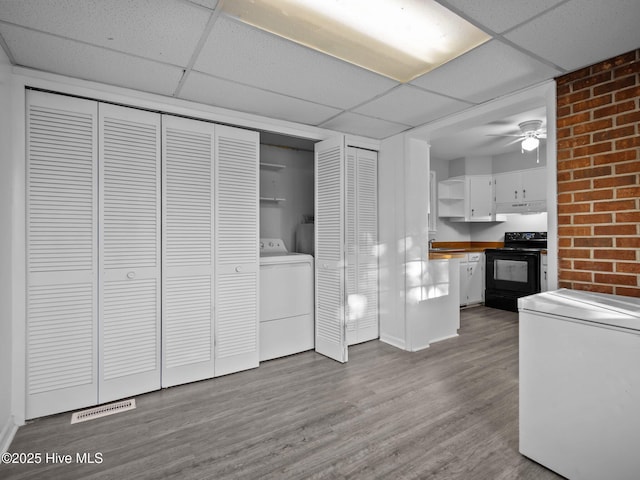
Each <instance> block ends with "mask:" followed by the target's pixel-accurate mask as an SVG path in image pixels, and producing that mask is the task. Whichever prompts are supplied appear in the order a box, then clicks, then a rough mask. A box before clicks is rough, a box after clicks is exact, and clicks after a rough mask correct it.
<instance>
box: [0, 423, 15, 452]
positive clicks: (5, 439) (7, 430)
mask: <svg viewBox="0 0 640 480" xmlns="http://www.w3.org/2000/svg"><path fill="white" fill-rule="evenodd" d="M17 431H18V425H16V422H14V421H13V416H10V417H9V418H8V419H7V423H6V424H5V425H3V426H2V431H0V454H1V453H5V452H8V451H9V447H10V446H11V442H12V441H13V437H15V435H16V432H17Z"/></svg>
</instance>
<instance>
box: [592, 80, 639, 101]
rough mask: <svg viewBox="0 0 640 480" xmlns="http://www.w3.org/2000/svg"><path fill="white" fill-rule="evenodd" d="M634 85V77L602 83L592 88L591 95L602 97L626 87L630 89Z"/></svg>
mask: <svg viewBox="0 0 640 480" xmlns="http://www.w3.org/2000/svg"><path fill="white" fill-rule="evenodd" d="M635 83H636V79H635V78H634V77H623V78H619V79H617V80H614V81H612V82H609V83H603V84H602V85H597V86H595V87H593V95H594V96H596V97H597V96H598V95H604V94H605V93H609V92H616V91H618V90H622V89H624V88H627V87H632V86H634V85H635Z"/></svg>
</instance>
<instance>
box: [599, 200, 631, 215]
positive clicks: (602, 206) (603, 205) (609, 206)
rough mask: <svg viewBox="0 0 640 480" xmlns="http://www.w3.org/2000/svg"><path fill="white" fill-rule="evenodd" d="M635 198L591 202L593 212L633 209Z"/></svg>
mask: <svg viewBox="0 0 640 480" xmlns="http://www.w3.org/2000/svg"><path fill="white" fill-rule="evenodd" d="M635 208H636V202H635V200H616V201H613V202H598V203H594V204H593V211H594V212H614V211H616V210H634V209H635Z"/></svg>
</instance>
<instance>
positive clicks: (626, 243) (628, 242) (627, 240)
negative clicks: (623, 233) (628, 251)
mask: <svg viewBox="0 0 640 480" xmlns="http://www.w3.org/2000/svg"><path fill="white" fill-rule="evenodd" d="M616 247H618V248H640V238H638V237H636V238H633V237H620V238H616Z"/></svg>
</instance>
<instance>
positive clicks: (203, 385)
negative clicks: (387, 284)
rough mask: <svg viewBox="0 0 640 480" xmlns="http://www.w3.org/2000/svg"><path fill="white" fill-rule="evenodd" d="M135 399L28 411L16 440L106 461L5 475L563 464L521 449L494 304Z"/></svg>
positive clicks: (230, 474)
mask: <svg viewBox="0 0 640 480" xmlns="http://www.w3.org/2000/svg"><path fill="white" fill-rule="evenodd" d="M136 402H137V409H136V410H133V411H128V412H123V413H120V414H117V415H112V416H110V417H105V418H100V419H96V420H92V421H88V422H84V423H80V424H75V425H70V424H69V421H70V416H71V415H70V414H60V415H55V416H51V417H47V418H43V419H39V420H36V421H33V422H30V423H29V424H28V425H26V426H24V427H22V428H20V429H19V431H18V433H17V435H16V438H15V440H14V442H13V444H12V446H11V451H12V452H42V453H43V455H44V452H57V453H60V454H71V455H73V456H74V460H75V455H76V453H78V452H80V453H82V452H89V453H92V454H95V453H96V452H100V453H101V454H102V455H103V458H104V460H103V462H102V464H99V465H95V464H94V465H86V464H85V465H79V464H76V463H73V464H71V465H60V464H44V461H43V463H42V464H40V465H28V466H25V465H10V466H8V465H0V478H2V479H7V480H8V479H62V480H66V479H106V478H110V479H111V478H113V479H159V478H175V479H185V480H188V479H227V478H229V479H235V478H237V479H306V478H326V479H343V478H344V479H346V478H353V479H375V478H380V479H404V478H407V479H408V478H420V479H427V478H429V479H472V480H482V479H487V480H497V479H505V480H506V479H509V480H511V479H557V478H561V477H559V476H557V475H555V474H554V473H552V472H550V471H549V470H546V469H545V468H544V467H542V466H540V465H538V464H536V463H534V462H532V461H530V460H528V459H527V458H525V457H523V456H521V455H520V454H519V453H518V323H517V314H516V313H512V312H504V311H500V310H493V309H490V308H486V307H475V308H470V309H466V310H463V311H462V315H461V329H460V336H459V337H457V338H454V339H450V340H445V341H442V342H439V343H436V344H433V345H432V346H431V347H430V348H428V349H426V350H424V351H421V352H417V353H408V352H404V351H401V350H398V349H396V348H394V347H391V346H389V345H386V344H384V343H381V342H378V341H373V342H368V343H365V344H361V345H356V346H353V347H350V348H349V363H348V364H346V365H340V364H338V363H336V362H333V361H332V360H328V359H326V358H324V357H322V356H320V355H318V354H316V353H314V352H306V353H302V354H298V355H294V356H291V357H286V358H282V359H277V360H272V361H269V362H265V363H263V364H261V366H260V368H258V369H255V370H251V371H247V372H242V373H237V374H233V375H229V376H226V377H221V378H217V379H214V380H208V381H202V382H197V383H193V384H190V385H185V386H180V387H174V388H170V389H166V390H162V391H158V392H153V393H149V394H146V395H141V396H139V397H137V398H136Z"/></svg>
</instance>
